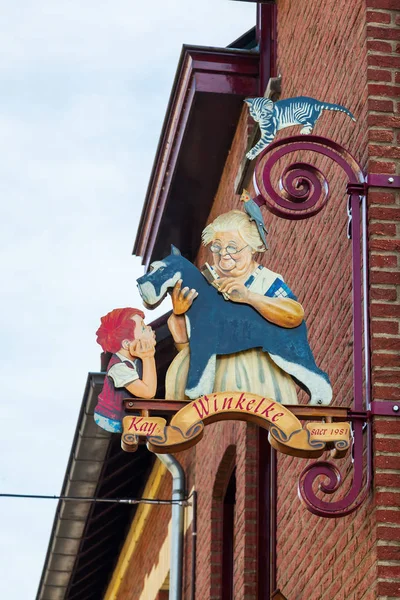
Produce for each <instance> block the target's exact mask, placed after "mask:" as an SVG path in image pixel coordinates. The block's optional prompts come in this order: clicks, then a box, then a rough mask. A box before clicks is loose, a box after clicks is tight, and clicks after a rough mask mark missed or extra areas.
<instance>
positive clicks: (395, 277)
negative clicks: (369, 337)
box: [370, 240, 400, 316]
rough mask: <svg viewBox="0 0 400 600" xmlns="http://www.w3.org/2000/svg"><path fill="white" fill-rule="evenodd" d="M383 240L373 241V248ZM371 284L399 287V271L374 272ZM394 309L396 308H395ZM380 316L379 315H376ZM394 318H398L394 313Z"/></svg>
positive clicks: (398, 241)
mask: <svg viewBox="0 0 400 600" xmlns="http://www.w3.org/2000/svg"><path fill="white" fill-rule="evenodd" d="M380 241H381V240H372V242H371V246H372V243H373V242H377V243H379V242H380ZM388 241H390V240H382V242H386V243H387V242H388ZM396 242H397V243H398V244H400V240H396ZM370 281H371V283H385V284H389V285H397V284H400V272H399V271H382V270H380V271H372V273H371V275H370ZM393 308H394V307H393ZM376 316H378V315H376ZM392 316H396V313H394V314H393V315H392Z"/></svg>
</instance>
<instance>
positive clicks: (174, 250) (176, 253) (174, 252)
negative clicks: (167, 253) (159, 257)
mask: <svg viewBox="0 0 400 600" xmlns="http://www.w3.org/2000/svg"><path fill="white" fill-rule="evenodd" d="M171 254H172V255H173V256H181V251H180V250H178V248H177V247H176V246H174V245H173V244H171Z"/></svg>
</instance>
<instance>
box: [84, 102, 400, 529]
mask: <svg viewBox="0 0 400 600" xmlns="http://www.w3.org/2000/svg"><path fill="white" fill-rule="evenodd" d="M246 103H247V105H248V107H249V113H250V115H251V116H252V117H253V119H254V120H255V121H256V122H258V123H259V126H260V132H261V139H260V141H259V142H258V143H257V144H256V145H255V146H254V147H253V148H252V149H251V150H250V151H249V152H248V154H247V158H249V159H254V158H255V157H258V161H257V164H256V165H255V169H254V180H253V187H254V190H255V194H254V195H253V197H252V196H251V194H250V193H249V192H247V191H246V190H244V191H243V194H242V196H241V198H240V199H241V200H242V202H243V203H242V204H241V207H242V210H233V211H230V212H228V213H225V214H222V215H219V216H218V217H217V218H216V219H215V220H214V221H213V222H212V223H210V224H209V225H207V227H206V228H205V229H204V231H203V234H202V242H203V244H204V246H206V247H207V248H208V250H209V256H208V262H206V263H205V264H204V265H203V266H202V268H201V269H198V268H197V267H196V266H195V265H193V264H191V263H190V262H189V261H188V260H186V259H185V258H184V257H183V256H182V255H181V253H180V251H179V250H178V249H177V248H175V247H174V246H172V249H171V253H170V254H169V255H168V256H166V257H164V258H162V259H160V260H158V261H155V262H153V263H152V264H151V266H150V268H149V271H148V272H147V273H146V274H145V275H144V276H143V277H141V278H139V279H138V280H137V284H138V288H139V292H140V294H141V297H142V300H143V303H144V305H145V306H146V307H147V308H155V307H156V306H158V304H159V303H160V302H161V301H162V300H163V298H164V297H165V296H166V295H167V294H170V295H171V299H172V306H173V311H172V314H171V316H170V317H169V319H168V327H169V330H170V332H171V335H172V338H173V340H174V342H175V346H176V348H177V350H178V353H177V356H176V357H175V358H174V359H173V360H172V362H171V364H170V366H169V368H168V371H167V375H166V380H165V398H167V400H149V399H151V398H154V396H155V390H156V387H157V378H156V370H155V360H154V353H155V338H154V334H153V332H152V331H151V329H150V328H148V327H147V326H146V325H145V324H144V323H143V313H141V312H140V311H137V309H123V310H125V311H128V312H129V311H134V312H132V313H129V314H128V312H127V313H126V314H125V313H124V315H121V314H119V313H118V314H116V313H117V311H112V313H109V315H106V317H103V319H102V326H101V327H100V329H99V332H100V334H99V332H98V341H99V343H100V344H101V345H102V347H103V349H104V350H105V351H107V352H111V353H113V354H112V358H111V360H110V363H109V366H108V371H107V376H106V378H105V384H104V389H103V392H102V394H100V396H99V405H98V406H97V407H96V411H95V419H96V422H97V423H98V424H99V425H100V426H101V427H104V428H105V429H107V430H108V431H115V432H119V433H122V437H121V442H122V447H123V449H124V450H127V451H134V450H135V449H136V448H137V446H138V444H139V442H140V441H143V442H147V446H148V448H149V449H150V450H152V451H153V452H157V453H169V452H177V451H180V450H184V449H186V448H190V447H191V446H193V445H194V444H197V443H198V442H199V441H200V440H201V438H202V436H203V434H204V429H205V427H206V426H207V425H209V424H210V423H214V422H217V421H224V420H242V421H248V422H252V423H255V424H257V425H258V426H260V427H262V428H264V429H267V430H268V432H269V441H270V443H271V445H272V446H273V447H274V448H275V449H276V450H278V451H279V452H282V453H285V454H290V455H293V456H297V457H304V458H313V457H317V458H318V457H319V456H320V455H321V454H322V453H323V452H325V451H327V450H328V451H330V454H331V458H342V457H343V456H344V455H345V453H346V452H347V451H348V449H349V447H350V446H351V447H352V457H353V461H352V466H353V470H354V476H353V480H352V483H351V485H350V487H349V488H348V489H347V491H346V492H345V494H344V495H343V494H342V495H341V496H340V497H339V498H338V499H335V500H333V501H329V500H327V499H326V498H321V497H318V495H317V494H318V492H317V491H316V489H317V487H316V485H315V484H316V482H317V479H318V478H319V477H321V476H323V477H324V478H325V479H324V481H323V482H322V483H321V484H320V486H319V489H320V490H321V492H322V493H326V494H332V493H333V492H336V491H337V490H338V489H339V487H340V485H341V476H340V472H339V470H338V469H337V467H336V466H335V465H333V464H332V463H330V462H327V461H325V460H322V461H315V462H313V463H311V464H309V465H307V466H306V468H305V469H304V470H303V472H302V474H301V476H300V480H299V485H298V492H299V496H300V498H301V500H302V501H303V502H304V504H305V505H306V507H307V508H308V510H310V511H311V512H313V513H314V514H316V515H319V516H324V517H338V516H345V515H347V514H350V513H351V512H353V511H355V510H356V509H357V508H358V507H359V506H360V505H361V504H362V503H363V502H364V500H365V498H366V497H367V496H368V493H369V490H370V484H371V473H372V441H371V440H372V433H371V431H372V429H371V419H372V417H373V415H374V414H380V415H382V414H385V415H386V414H387V415H390V416H393V414H392V406H389V407H386V406H383V405H382V403H378V405H379V406H378V407H376V406H374V404H376V403H374V402H372V403H371V402H370V397H369V386H368V382H367V381H366V380H365V378H364V373H365V374H368V373H369V364H368V356H369V347H368V342H369V340H368V335H367V334H368V287H367V284H366V283H367V275H366V274H367V265H368V254H367V251H366V243H365V240H366V222H367V219H366V210H367V206H366V200H365V196H366V193H367V191H368V188H369V187H373V186H374V185H376V186H380V187H382V186H383V187H393V186H398V185H400V181H399V180H398V178H395V177H390V178H386V179H387V180H386V179H385V177H386V176H384V175H371V176H368V177H366V175H365V174H364V173H363V172H362V169H361V167H360V165H359V164H358V163H357V161H356V160H355V159H354V157H353V156H352V155H351V154H350V153H349V152H348V151H347V150H345V149H344V148H343V147H341V146H340V145H339V144H337V143H336V142H334V141H333V140H329V139H328V138H322V137H316V136H314V135H304V134H311V133H312V131H313V127H314V125H315V123H316V121H317V119H318V118H319V117H320V116H321V115H322V114H323V112H324V111H327V110H330V111H334V112H336V113H337V112H341V113H344V115H346V116H347V117H350V118H351V119H352V120H355V119H354V116H353V115H352V114H351V112H350V111H349V110H348V109H347V108H345V107H344V106H341V105H339V104H330V103H327V102H322V101H318V100H316V99H313V98H309V97H298V98H289V99H285V100H281V101H278V102H276V103H273V102H271V100H269V99H267V98H252V99H246ZM347 117H346V118H347ZM293 125H300V126H302V129H301V131H300V133H301V134H302V135H296V136H293V137H290V138H283V139H279V140H277V141H276V140H275V141H274V138H275V136H276V134H277V132H278V131H280V130H281V129H284V128H286V127H291V126H293ZM304 156H306V157H307V160H308V161H309V160H310V158H309V157H312V158H311V161H312V162H304ZM282 160H284V163H282V162H280V161H282ZM329 161H330V162H331V163H332V164H333V165H334V166H335V169H337V170H341V171H342V173H343V174H344V175H345V177H346V181H347V183H346V191H347V194H348V197H349V200H348V205H347V215H348V229H347V234H348V238H349V239H350V240H351V246H352V252H353V258H352V267H353V290H352V291H353V297H352V304H353V311H354V312H353V342H354V343H353V379H354V389H353V396H354V401H353V406H352V407H351V408H345V407H335V406H333V407H332V406H330V405H331V401H332V388H331V383H330V380H329V377H328V375H327V373H325V372H324V371H323V370H322V369H321V368H320V367H319V366H318V365H317V363H316V361H315V359H314V356H313V353H312V351H311V348H310V345H309V341H308V333H307V327H306V324H305V320H304V313H305V311H304V309H303V307H302V305H301V304H300V302H299V301H298V299H297V297H296V295H295V293H294V292H293V291H292V289H291V288H290V287H289V285H288V284H287V283H286V282H285V280H284V278H283V276H282V275H281V274H279V273H275V272H273V271H272V270H270V269H269V268H268V266H267V265H268V260H263V261H260V262H259V256H260V253H261V254H262V253H264V252H266V251H267V237H266V236H267V234H268V231H267V228H266V226H265V224H264V220H263V216H262V212H261V210H260V207H263V206H265V207H266V208H267V209H268V211H270V212H271V213H273V214H274V215H276V216H279V217H280V218H283V219H293V220H301V219H308V218H311V217H313V216H314V215H316V214H317V213H318V212H320V211H321V210H322V209H323V207H324V206H325V205H326V203H327V202H328V200H329V194H330V185H329V182H328V179H327V177H326V176H325V175H324V172H323V168H324V165H325V163H326V162H329ZM314 163H315V164H314ZM374 178H375V179H374ZM361 241H363V245H362V244H361ZM340 243H341V242H340ZM261 262H262V264H260V263H261ZM363 305H364V306H363ZM118 310H121V309H118ZM113 313H115V314H114V316H113V318H110V314H113ZM363 314H364V318H365V321H364V322H363ZM114 317H116V318H114ZM126 320H128V321H130V322H129V323H128V325H129V327H128V328H127V329H125V325H126V322H125V321H126ZM132 321H134V322H135V329H132V327H131V325H132ZM363 329H364V330H365V332H366V334H365V337H364V340H363ZM363 348H364V349H363ZM296 385H297V386H300V388H301V389H302V390H303V391H304V392H305V393H306V394H307V396H308V405H305V404H304V402H303V401H302V403H301V404H300V403H299V400H298V395H297V387H296ZM127 392H128V394H127ZM364 399H365V402H364ZM396 408H397V407H396ZM107 411H108V412H107ZM365 429H366V432H367V434H366V435H364V434H363V432H364V430H365ZM364 439H365V440H366V445H367V448H366V449H367V451H366V452H364ZM364 455H365V456H366V461H367V468H366V470H365V471H366V477H365V478H364V477H363V472H364V463H363V457H364Z"/></svg>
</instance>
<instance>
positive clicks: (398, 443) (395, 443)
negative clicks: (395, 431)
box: [375, 438, 400, 506]
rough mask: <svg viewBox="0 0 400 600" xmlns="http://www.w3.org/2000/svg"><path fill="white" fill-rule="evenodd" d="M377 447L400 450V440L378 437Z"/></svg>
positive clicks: (386, 449) (383, 450)
mask: <svg viewBox="0 0 400 600" xmlns="http://www.w3.org/2000/svg"><path fill="white" fill-rule="evenodd" d="M375 448H376V450H379V452H392V453H393V452H400V440H398V439H395V438H378V439H377V440H375ZM398 499H400V496H398ZM399 506H400V505H399Z"/></svg>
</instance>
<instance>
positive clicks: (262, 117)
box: [245, 96, 355, 160]
mask: <svg viewBox="0 0 400 600" xmlns="http://www.w3.org/2000/svg"><path fill="white" fill-rule="evenodd" d="M245 102H246V104H248V106H249V113H250V116H251V117H252V118H253V119H254V120H255V121H256V122H257V123H258V124H259V126H260V132H261V139H260V140H259V142H257V144H256V145H255V146H254V147H253V148H251V150H249V152H248V153H247V154H246V156H247V158H248V159H249V160H253V159H254V158H256V156H258V155H259V154H260V153H261V152H262V151H263V150H264V149H265V148H266V147H267V146H268V145H269V144H270V143H271V142H272V141H273V140H274V138H275V136H276V134H277V132H278V131H280V130H281V129H285V128H286V127H292V126H293V125H302V129H301V130H300V133H302V134H310V133H312V130H313V128H314V125H315V123H316V121H317V120H318V118H319V117H320V116H321V113H322V111H324V110H333V111H336V112H342V113H345V114H346V115H347V116H349V117H350V118H351V119H352V120H353V121H355V118H354V115H352V113H351V112H350V111H349V110H348V109H347V108H345V107H344V106H341V105H340V104H331V103H330V102H320V101H319V100H316V99H315V98H308V97H307V96H298V97H296V98H286V99H284V100H278V102H272V100H270V99H269V98H246V100H245Z"/></svg>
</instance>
